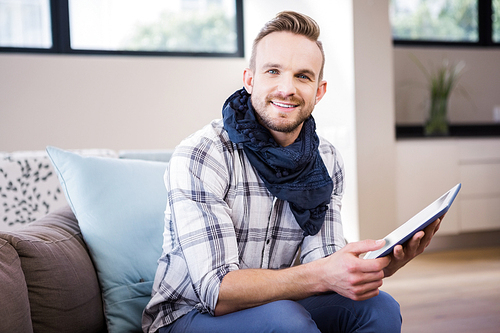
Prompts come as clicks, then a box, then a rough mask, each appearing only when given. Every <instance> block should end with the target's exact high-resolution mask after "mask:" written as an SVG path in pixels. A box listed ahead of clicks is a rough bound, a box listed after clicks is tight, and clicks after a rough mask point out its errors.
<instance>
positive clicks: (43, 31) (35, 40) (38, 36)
mask: <svg viewBox="0 0 500 333" xmlns="http://www.w3.org/2000/svg"><path fill="white" fill-rule="evenodd" d="M49 2H50V0H0V46H2V47H33V48H46V49H49V48H51V47H52V33H51V25H50V3H49Z"/></svg>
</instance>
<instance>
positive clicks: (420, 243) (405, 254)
mask: <svg viewBox="0 0 500 333" xmlns="http://www.w3.org/2000/svg"><path fill="white" fill-rule="evenodd" d="M443 218H444V215H443V216H441V217H440V218H438V219H437V220H436V221H434V222H432V223H431V224H429V225H428V226H427V227H426V228H425V229H424V230H422V231H419V232H417V233H416V234H415V235H413V237H412V238H411V239H410V240H409V241H408V242H406V243H405V244H404V246H402V245H396V246H395V247H394V251H393V253H391V254H390V256H391V263H390V264H389V265H388V266H387V267H386V268H384V277H389V276H391V275H393V274H394V273H396V271H397V270H399V269H400V268H401V267H403V266H404V265H406V264H407V263H408V262H409V261H410V260H412V259H413V258H415V257H416V256H418V255H419V254H421V253H422V252H424V250H425V248H426V247H427V246H428V245H429V244H430V242H431V239H432V237H433V236H434V234H435V233H436V232H437V231H438V230H439V226H440V224H441V221H442V220H443Z"/></svg>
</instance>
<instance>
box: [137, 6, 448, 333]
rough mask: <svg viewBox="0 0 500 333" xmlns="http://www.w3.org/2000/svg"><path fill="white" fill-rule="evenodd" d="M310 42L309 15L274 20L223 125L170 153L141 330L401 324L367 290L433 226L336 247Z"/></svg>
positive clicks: (313, 37)
mask: <svg viewBox="0 0 500 333" xmlns="http://www.w3.org/2000/svg"><path fill="white" fill-rule="evenodd" d="M318 36H319V27H318V26H317V24H316V22H314V21H313V20H312V19H311V18H309V17H307V16H304V15H301V14H298V13H294V12H282V13H280V14H278V15H277V17H276V18H275V19H273V20H271V21H270V22H268V23H267V24H266V26H265V27H264V28H263V29H262V31H261V32H260V34H259V35H258V36H257V38H256V39H255V41H254V45H253V51H252V57H251V61H250V68H248V69H245V71H244V73H243V84H244V89H241V90H238V91H237V92H235V93H234V94H233V95H232V96H230V97H229V98H228V100H227V101H226V103H225V104H224V107H223V120H215V121H213V122H212V123H211V124H209V125H208V126H206V127H205V128H203V129H202V130H201V131H199V132H197V133H195V134H194V135H192V136H191V137H189V138H187V139H186V140H184V141H183V142H182V143H181V144H180V145H179V146H178V147H177V148H176V151H175V153H174V156H173V157H172V159H171V162H170V166H169V170H168V171H167V173H166V175H165V183H166V186H167V189H168V191H169V197H168V204H167V209H166V212H165V232H164V244H163V254H162V257H161V258H160V260H159V266H158V270H157V274H156V278H155V282H154V286H153V296H152V299H151V301H150V303H149V304H148V306H147V307H146V310H145V311H144V316H143V328H144V330H145V331H146V332H161V333H163V332H259V333H261V332H301V333H302V332H320V331H321V332H399V331H400V329H401V316H400V312H399V305H398V304H397V303H396V301H394V299H392V297H390V296H389V295H388V294H386V293H384V292H382V291H379V287H380V286H381V285H382V279H383V278H384V277H387V276H390V275H392V274H393V273H394V272H395V271H396V270H398V269H399V268H400V267H402V266H403V265H404V264H405V263H407V262H408V261H409V260H411V259H412V258H413V257H415V256H416V255H418V254H419V253H421V252H422V251H423V250H424V248H425V247H426V246H427V245H428V243H429V242H430V239H431V238H432V235H433V234H434V232H435V231H437V228H438V225H439V220H438V221H436V222H435V223H433V224H432V225H431V226H429V227H428V228H427V229H426V230H425V233H424V232H420V233H417V234H416V235H415V236H414V237H413V238H412V240H411V241H410V242H409V243H408V244H407V245H406V246H405V247H404V248H403V247H402V246H397V247H396V248H395V250H394V253H393V254H391V255H390V256H387V257H384V258H378V259H373V260H363V259H361V258H359V256H360V255H361V254H363V253H365V252H368V251H373V250H376V249H379V248H381V247H382V246H383V244H384V241H383V240H379V241H374V240H365V241H361V242H356V243H351V244H348V245H346V244H345V240H344V237H343V234H342V224H341V219H340V206H341V197H342V194H343V186H344V183H343V179H344V170H343V164H342V159H341V157H340V155H339V154H338V152H337V151H336V150H335V148H334V147H333V146H332V145H331V144H330V143H328V142H326V141H325V140H323V139H321V138H319V137H318V136H317V135H316V132H315V124H314V119H313V118H312V116H311V113H312V111H313V109H314V106H315V105H316V104H317V103H318V102H319V101H320V100H321V99H322V97H323V96H324V94H325V93H326V87H327V83H326V82H325V81H323V79H322V75H323V65H324V54H323V49H322V45H321V43H320V42H319V41H318ZM299 248H300V260H301V265H295V266H294V265H293V263H294V260H295V257H296V256H297V254H298V253H299Z"/></svg>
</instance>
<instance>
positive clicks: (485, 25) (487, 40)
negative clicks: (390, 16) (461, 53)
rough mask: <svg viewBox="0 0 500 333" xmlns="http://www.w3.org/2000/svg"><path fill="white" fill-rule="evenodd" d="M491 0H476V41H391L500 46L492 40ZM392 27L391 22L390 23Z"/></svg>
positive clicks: (404, 43)
mask: <svg viewBox="0 0 500 333" xmlns="http://www.w3.org/2000/svg"><path fill="white" fill-rule="evenodd" d="M492 5H493V1H492V0H484V1H483V0H477V12H478V28H477V29H478V35H479V36H478V37H479V38H478V41H477V42H465V41H458V42H457V41H431V40H425V39H413V40H410V39H395V38H394V37H393V38H392V42H393V44H394V45H395V46H429V47H435V46H449V47H471V48H474V47H500V42H494V41H493V17H492V15H493V9H492ZM391 27H392V24H391Z"/></svg>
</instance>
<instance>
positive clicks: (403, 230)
mask: <svg viewBox="0 0 500 333" xmlns="http://www.w3.org/2000/svg"><path fill="white" fill-rule="evenodd" d="M460 187H462V185H461V184H457V185H455V186H454V187H453V188H452V189H451V190H449V191H448V192H446V193H445V194H443V195H442V196H441V197H440V198H439V199H437V200H436V201H434V202H433V203H431V204H430V205H429V206H427V207H425V208H424V209H422V210H421V211H420V212H419V213H418V214H417V215H415V216H413V217H412V218H411V219H409V220H408V221H406V222H405V223H404V224H403V225H401V226H400V227H398V228H397V229H396V230H394V231H393V232H391V233H390V234H389V235H387V236H386V237H385V238H384V239H385V245H384V246H383V247H382V248H381V249H379V250H377V251H370V252H368V253H367V254H366V255H365V256H364V259H375V258H380V257H384V256H386V255H388V254H390V253H391V252H392V251H393V249H394V246H396V245H398V244H404V243H405V242H406V241H407V240H409V239H410V238H411V237H413V235H415V234H416V233H417V232H419V231H420V230H422V229H424V228H425V227H427V226H428V225H429V224H431V223H432V222H434V221H436V220H437V219H438V218H439V217H441V216H442V215H443V214H444V213H446V212H447V211H448V209H450V206H451V204H452V203H453V200H455V197H456V196H457V194H458V191H460Z"/></svg>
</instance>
